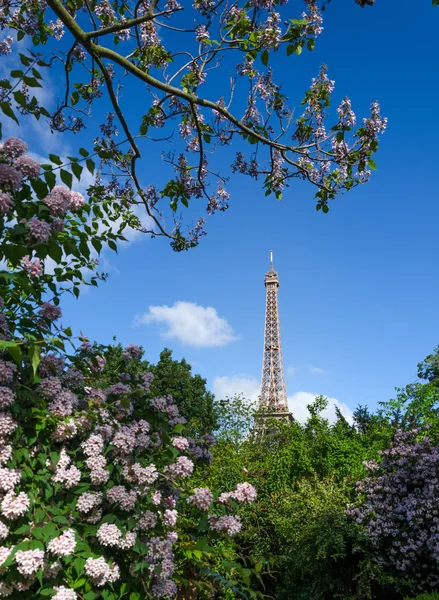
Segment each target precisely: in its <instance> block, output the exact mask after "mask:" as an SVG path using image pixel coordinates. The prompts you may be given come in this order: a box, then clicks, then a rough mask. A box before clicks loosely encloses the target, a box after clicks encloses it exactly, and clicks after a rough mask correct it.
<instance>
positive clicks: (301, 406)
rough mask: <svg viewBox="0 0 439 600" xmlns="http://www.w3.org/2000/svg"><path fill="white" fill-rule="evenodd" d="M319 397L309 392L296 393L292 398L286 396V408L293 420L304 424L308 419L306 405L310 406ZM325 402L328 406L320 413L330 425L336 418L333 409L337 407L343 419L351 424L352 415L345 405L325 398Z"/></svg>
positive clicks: (333, 399) (334, 399)
mask: <svg viewBox="0 0 439 600" xmlns="http://www.w3.org/2000/svg"><path fill="white" fill-rule="evenodd" d="M319 395H320V394H312V393H311V392H296V393H295V394H293V395H292V396H288V407H289V409H290V411H291V412H292V413H293V416H294V418H295V419H297V420H298V421H299V422H300V423H304V422H305V421H306V420H307V418H308V417H309V412H308V409H307V406H308V404H312V402H314V400H315V398H316V397H317V396H319ZM327 400H328V406H327V408H325V410H324V411H323V412H322V416H323V417H324V418H325V419H328V421H329V422H330V423H334V422H335V420H336V418H337V415H336V413H335V408H336V407H338V408H339V410H340V412H341V414H342V415H343V416H344V418H345V419H346V420H347V421H348V422H349V423H352V421H353V414H352V411H351V409H350V408H349V406H348V405H347V404H343V402H339V401H338V400H337V399H336V398H327Z"/></svg>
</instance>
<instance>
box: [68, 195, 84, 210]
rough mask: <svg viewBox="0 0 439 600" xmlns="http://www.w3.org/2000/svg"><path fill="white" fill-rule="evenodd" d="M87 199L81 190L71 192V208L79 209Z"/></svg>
mask: <svg viewBox="0 0 439 600" xmlns="http://www.w3.org/2000/svg"><path fill="white" fill-rule="evenodd" d="M84 203H85V200H84V196H83V195H82V194H80V193H79V192H71V193H70V208H71V209H72V210H78V209H79V208H81V207H82V206H84Z"/></svg>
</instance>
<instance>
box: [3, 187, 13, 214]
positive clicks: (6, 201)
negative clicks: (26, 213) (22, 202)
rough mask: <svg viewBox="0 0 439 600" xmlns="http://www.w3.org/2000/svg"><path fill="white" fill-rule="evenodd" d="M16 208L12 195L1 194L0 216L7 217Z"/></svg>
mask: <svg viewBox="0 0 439 600" xmlns="http://www.w3.org/2000/svg"><path fill="white" fill-rule="evenodd" d="M13 206H14V199H13V198H12V196H11V194H8V193H6V192H0V214H2V215H5V214H6V213H7V212H9V211H10V210H11V208H12V207H13Z"/></svg>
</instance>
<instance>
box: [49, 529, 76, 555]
mask: <svg viewBox="0 0 439 600" xmlns="http://www.w3.org/2000/svg"><path fill="white" fill-rule="evenodd" d="M75 548H76V540H75V532H74V531H73V529H67V530H66V531H64V532H63V533H62V534H61V535H59V536H58V537H56V538H54V539H53V540H50V542H49V543H48V544H47V550H48V551H49V552H51V553H52V554H55V556H69V555H70V554H73V552H74V551H75Z"/></svg>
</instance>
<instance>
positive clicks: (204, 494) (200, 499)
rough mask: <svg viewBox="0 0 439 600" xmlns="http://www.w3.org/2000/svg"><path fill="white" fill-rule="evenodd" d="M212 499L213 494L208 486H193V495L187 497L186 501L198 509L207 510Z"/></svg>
mask: <svg viewBox="0 0 439 600" xmlns="http://www.w3.org/2000/svg"><path fill="white" fill-rule="evenodd" d="M212 500H213V494H212V492H211V491H210V490H209V488H195V489H194V493H193V495H192V496H189V498H188V502H189V503H190V504H194V505H195V506H196V507H197V508H199V509H200V510H207V509H208V508H209V506H210V503H211V502H212Z"/></svg>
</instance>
